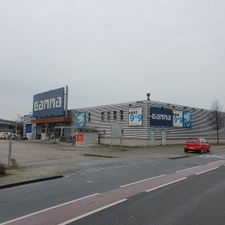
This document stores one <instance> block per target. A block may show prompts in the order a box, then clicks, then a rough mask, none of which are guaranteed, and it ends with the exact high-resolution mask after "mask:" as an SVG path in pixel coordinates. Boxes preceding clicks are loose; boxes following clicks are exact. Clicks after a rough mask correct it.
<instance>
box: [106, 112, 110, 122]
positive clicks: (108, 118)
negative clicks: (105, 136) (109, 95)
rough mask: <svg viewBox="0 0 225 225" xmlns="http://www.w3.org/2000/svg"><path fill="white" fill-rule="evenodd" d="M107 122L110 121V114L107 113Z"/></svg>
mask: <svg viewBox="0 0 225 225" xmlns="http://www.w3.org/2000/svg"><path fill="white" fill-rule="evenodd" d="M107 120H111V112H107Z"/></svg>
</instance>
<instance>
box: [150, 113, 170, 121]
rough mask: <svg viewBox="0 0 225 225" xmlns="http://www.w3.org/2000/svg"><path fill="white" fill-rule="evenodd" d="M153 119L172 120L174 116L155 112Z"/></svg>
mask: <svg viewBox="0 0 225 225" xmlns="http://www.w3.org/2000/svg"><path fill="white" fill-rule="evenodd" d="M152 119H153V120H167V121H171V120H172V117H171V116H170V115H164V114H157V113H153V114H152Z"/></svg>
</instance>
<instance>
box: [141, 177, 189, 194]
mask: <svg viewBox="0 0 225 225" xmlns="http://www.w3.org/2000/svg"><path fill="white" fill-rule="evenodd" d="M185 179H187V177H183V178H180V179H178V180H174V181H171V182H168V183H166V184H162V185H160V186H157V187H154V188H151V189H149V190H146V191H145V192H150V191H154V190H156V189H159V188H161V187H165V186H167V185H170V184H174V183H177V182H179V181H182V180H185Z"/></svg>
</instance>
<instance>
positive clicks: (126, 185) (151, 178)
mask: <svg viewBox="0 0 225 225" xmlns="http://www.w3.org/2000/svg"><path fill="white" fill-rule="evenodd" d="M164 176H165V174H162V175H160V176H156V177H150V178H147V179H144V180H139V181H136V182H133V183H129V184H124V185H122V186H120V187H121V188H123V187H128V186H131V185H134V184H138V183H141V182H144V181H148V180H153V179H156V178H159V177H164Z"/></svg>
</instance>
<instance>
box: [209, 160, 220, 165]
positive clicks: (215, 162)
mask: <svg viewBox="0 0 225 225" xmlns="http://www.w3.org/2000/svg"><path fill="white" fill-rule="evenodd" d="M219 162H224V160H219V161H214V162H210V163H208V164H207V165H212V164H217V163H219Z"/></svg>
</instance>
